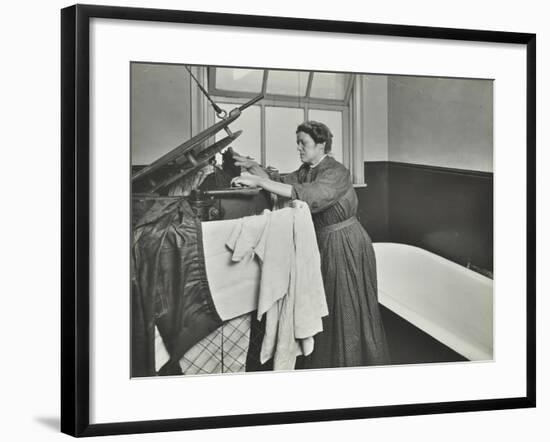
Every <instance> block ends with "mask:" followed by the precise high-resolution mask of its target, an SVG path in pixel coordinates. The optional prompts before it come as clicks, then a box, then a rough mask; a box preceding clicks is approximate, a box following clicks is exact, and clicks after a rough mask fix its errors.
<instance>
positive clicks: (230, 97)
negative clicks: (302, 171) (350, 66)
mask: <svg viewBox="0 0 550 442" xmlns="http://www.w3.org/2000/svg"><path fill="white" fill-rule="evenodd" d="M208 79H209V91H210V94H211V95H212V97H213V98H214V100H215V101H216V102H217V103H218V104H219V105H220V107H221V108H222V109H224V110H226V111H227V112H229V111H230V110H232V109H234V108H236V107H238V106H240V105H242V104H243V103H245V102H247V101H248V100H250V99H251V98H253V97H254V96H257V95H258V94H259V93H263V94H264V99H263V100H261V101H260V102H258V104H257V105H254V106H252V107H250V108H248V109H246V110H245V111H244V112H243V113H242V115H241V116H240V117H239V119H237V120H236V121H235V122H234V123H232V124H231V130H233V131H237V130H241V129H242V130H243V134H242V135H241V136H240V137H239V138H238V139H237V140H235V142H234V143H233V145H232V146H233V148H234V149H235V150H236V151H237V152H239V153H240V154H242V155H248V156H251V157H253V158H255V159H256V160H258V161H259V162H260V163H261V164H262V165H264V166H273V167H275V168H277V169H279V171H280V172H281V173H288V172H291V171H293V170H296V169H297V168H298V167H299V166H300V157H299V155H298V152H297V145H296V128H297V127H298V125H299V124H300V123H302V122H303V121H305V120H315V121H320V122H323V123H325V124H326V125H327V126H328V127H329V129H330V130H331V132H332V134H333V142H332V152H331V155H333V156H334V157H335V158H336V159H337V160H338V161H340V162H343V160H344V157H345V152H346V150H349V148H350V147H349V142H348V138H349V137H346V136H345V131H346V130H347V128H348V122H347V121H346V119H347V114H348V112H346V111H347V110H348V109H349V97H350V92H351V87H352V81H353V78H352V75H350V74H343V73H327V72H309V71H285V70H272V69H269V70H267V69H241V68H209V75H208ZM212 115H213V114H212ZM223 136H225V133H223V132H221V133H218V135H217V136H216V139H217V140H218V139H220V138H222V137H223ZM348 158H349V154H348Z"/></svg>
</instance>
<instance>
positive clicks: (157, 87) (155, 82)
mask: <svg viewBox="0 0 550 442" xmlns="http://www.w3.org/2000/svg"><path fill="white" fill-rule="evenodd" d="M131 72H132V103H131V132H132V141H131V143H132V164H135V165H145V164H150V163H151V162H153V161H154V160H156V159H158V158H159V157H160V156H162V155H163V154H165V153H166V152H168V151H170V150H172V149H173V148H175V147H176V146H178V145H179V144H181V143H182V142H184V141H186V140H188V139H189V138H191V124H192V121H191V112H190V109H191V91H192V87H193V88H194V87H195V85H194V84H193V85H192V84H191V77H190V75H189V73H188V72H187V70H186V69H185V68H184V67H183V66H182V65H167V64H161V65H159V64H157V65H153V64H146V63H134V64H132V67H131Z"/></svg>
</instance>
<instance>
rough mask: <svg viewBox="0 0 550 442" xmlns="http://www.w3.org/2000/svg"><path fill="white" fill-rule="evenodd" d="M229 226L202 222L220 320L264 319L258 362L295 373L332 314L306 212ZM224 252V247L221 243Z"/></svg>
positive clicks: (244, 220)
mask: <svg viewBox="0 0 550 442" xmlns="http://www.w3.org/2000/svg"><path fill="white" fill-rule="evenodd" d="M296 205H297V207H294V208H285V209H281V210H277V211H274V212H270V211H268V210H266V211H264V213H263V214H262V215H256V216H250V217H244V218H240V219H238V220H231V221H214V222H207V223H202V229H203V238H204V249H205V260H206V271H207V275H208V282H209V286H210V291H211V294H212V299H213V303H214V305H215V307H216V310H217V311H218V313H219V315H220V317H221V318H222V319H223V320H227V319H231V318H232V317H236V316H239V315H242V314H244V313H248V312H252V311H254V310H257V315H258V319H260V318H261V317H262V316H263V315H264V314H265V315H266V330H265V335H264V339H263V342H262V349H261V354H260V358H261V362H262V363H264V362H266V361H267V360H269V359H271V358H272V357H273V358H274V369H275V370H284V369H293V368H294V365H295V359H296V356H297V355H301V354H305V355H307V354H309V353H311V351H312V350H313V336H314V335H315V334H317V333H319V332H320V331H322V329H323V328H322V319H321V318H322V317H323V316H326V315H327V314H328V309H327V304H326V299H325V293H324V288H323V281H322V276H321V266H320V256H319V251H318V248H317V242H316V237H315V231H314V228H313V223H312V220H311V215H310V212H309V209H308V207H307V205H305V204H304V203H302V204H300V202H297V203H296ZM224 237H225V238H226V240H225V241H224V243H225V245H226V246H227V249H226V250H225V251H224V250H223V249H222V247H221V243H222V241H221V240H222V239H223V238H224Z"/></svg>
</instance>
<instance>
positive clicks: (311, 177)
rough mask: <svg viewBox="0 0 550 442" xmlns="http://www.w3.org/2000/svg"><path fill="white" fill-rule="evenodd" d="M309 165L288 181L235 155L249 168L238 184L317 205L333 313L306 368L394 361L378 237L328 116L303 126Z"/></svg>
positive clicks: (300, 141) (301, 145)
mask: <svg viewBox="0 0 550 442" xmlns="http://www.w3.org/2000/svg"><path fill="white" fill-rule="evenodd" d="M296 140H297V145H298V152H299V154H300V159H301V161H302V165H301V166H300V168H299V169H298V170H296V171H295V172H292V173H290V174H288V175H286V176H285V177H284V178H282V179H281V182H277V181H273V180H270V179H269V178H268V175H267V174H266V172H265V171H264V170H263V169H262V168H261V167H259V165H258V163H256V162H254V161H252V160H250V159H249V158H244V157H241V156H236V160H237V162H236V165H239V166H243V167H245V168H246V169H247V170H248V171H249V172H250V174H245V175H241V176H240V177H237V178H235V179H234V180H233V183H234V184H236V185H244V186H259V187H262V188H264V189H265V190H267V191H269V192H273V193H276V194H278V195H281V196H283V197H287V198H292V199H299V200H301V201H305V202H306V203H307V204H308V205H309V208H310V210H311V214H312V218H313V223H314V226H315V231H316V234H317V243H318V246H319V252H320V255H321V267H322V268H321V271H322V275H323V282H324V286H325V294H326V297H327V304H328V310H329V315H328V316H327V317H325V318H323V331H322V332H321V333H319V334H318V335H316V336H315V349H314V351H313V353H312V354H311V355H310V356H308V357H306V358H304V359H303V360H302V361H301V364H300V365H301V366H302V368H327V367H350V366H366V365H380V364H389V362H390V361H389V352H388V347H387V343H386V336H385V332H384V327H383V324H382V320H381V317H380V309H379V305H378V293H377V282H376V259H375V255H374V249H373V247H372V242H371V239H370V237H369V235H368V233H367V232H366V231H365V229H364V228H363V227H362V225H361V224H360V222H359V221H358V219H357V218H356V216H355V215H356V212H357V195H356V193H355V190H354V188H353V184H352V181H351V177H350V173H349V171H348V170H347V169H346V167H345V166H343V165H342V164H340V163H339V162H338V161H336V160H335V159H334V158H333V157H332V156H329V155H328V153H329V152H330V150H331V145H332V134H331V132H330V130H329V129H328V128H327V126H325V125H324V124H322V123H318V122H315V121H306V122H304V123H302V124H300V125H299V126H298V129H297V130H296Z"/></svg>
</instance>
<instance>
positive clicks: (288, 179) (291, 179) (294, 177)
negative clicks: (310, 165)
mask: <svg viewBox="0 0 550 442" xmlns="http://www.w3.org/2000/svg"><path fill="white" fill-rule="evenodd" d="M279 181H280V182H281V183H285V184H295V183H298V170H295V171H294V172H290V173H287V174H286V175H285V176H284V177H280V178H279Z"/></svg>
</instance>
